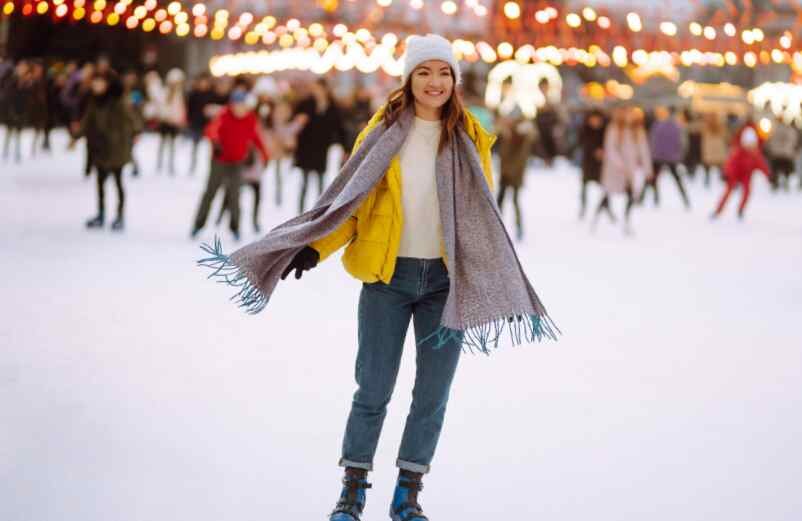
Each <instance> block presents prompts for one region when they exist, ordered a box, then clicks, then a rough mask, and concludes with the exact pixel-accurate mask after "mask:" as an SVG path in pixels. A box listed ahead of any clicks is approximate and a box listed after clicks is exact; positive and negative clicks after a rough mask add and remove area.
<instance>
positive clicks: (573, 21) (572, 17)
mask: <svg viewBox="0 0 802 521" xmlns="http://www.w3.org/2000/svg"><path fill="white" fill-rule="evenodd" d="M565 23H567V24H568V27H572V28H574V29H576V28H577V27H579V26H580V25H582V19H581V18H580V17H579V15H578V14H576V13H568V14H567V15H566V17H565Z"/></svg>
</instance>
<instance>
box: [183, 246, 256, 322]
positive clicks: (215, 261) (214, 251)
mask: <svg viewBox="0 0 802 521" xmlns="http://www.w3.org/2000/svg"><path fill="white" fill-rule="evenodd" d="M201 249H202V250H203V251H204V252H205V253H207V254H209V255H210V257H207V258H205V259H200V260H199V261H197V264H198V266H202V267H204V268H209V269H211V270H213V271H212V273H210V274H209V276H208V277H207V278H209V279H211V278H214V279H216V281H217V282H218V283H221V284H227V285H228V286H231V287H234V288H239V291H238V292H237V293H236V294H235V295H234V296H232V297H231V298H230V299H229V300H234V301H236V303H237V305H238V306H239V307H240V308H243V309H244V310H245V312H246V313H248V314H250V315H255V314H257V313H259V312H260V311H262V310H263V309H264V308H265V306H267V300H268V299H267V296H265V294H264V293H262V291H260V290H259V288H257V287H256V286H254V285H253V283H252V282H251V281H250V279H249V278H248V276H247V275H246V274H245V273H244V272H243V271H242V270H241V269H240V267H239V266H237V265H236V264H234V263H233V262H232V261H231V257H229V256H228V255H225V254H224V253H223V243H222V241H221V240H220V238H219V237H218V236H217V235H215V236H214V243H213V245H209V244H206V243H204V244H202V245H201Z"/></svg>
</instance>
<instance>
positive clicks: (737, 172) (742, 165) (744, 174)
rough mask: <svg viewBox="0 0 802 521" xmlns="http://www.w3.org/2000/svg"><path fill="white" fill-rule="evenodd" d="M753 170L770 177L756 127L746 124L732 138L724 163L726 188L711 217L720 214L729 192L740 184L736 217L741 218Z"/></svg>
mask: <svg viewBox="0 0 802 521" xmlns="http://www.w3.org/2000/svg"><path fill="white" fill-rule="evenodd" d="M755 170H760V171H761V172H763V174H765V176H766V177H767V178H769V180H770V179H771V171H770V170H769V166H768V164H767V163H766V158H765V157H763V153H762V152H761V151H760V137H759V135H758V132H757V129H756V128H755V126H754V125H752V124H747V125H745V126H744V127H743V128H741V130H739V131H738V133H737V134H736V136H735V139H734V140H733V143H732V152H731V153H730V157H729V158H728V159H727V163H726V164H725V165H724V179H725V180H726V182H727V188H726V189H725V191H724V195H723V196H722V197H721V201H720V202H719V203H718V207H717V208H716V211H715V212H714V213H713V215H712V216H711V218H713V219H715V218H717V217H718V216H719V215H721V212H722V210H724V205H726V204H727V200H728V199H729V198H730V194H732V191H733V190H734V189H735V188H737V187H738V186H740V187H741V189H742V190H743V195H742V196H741V205H740V206H739V207H738V218H739V219H743V217H744V209H745V208H746V203H748V202H749V194H750V190H751V185H752V174H753V173H754V172H755Z"/></svg>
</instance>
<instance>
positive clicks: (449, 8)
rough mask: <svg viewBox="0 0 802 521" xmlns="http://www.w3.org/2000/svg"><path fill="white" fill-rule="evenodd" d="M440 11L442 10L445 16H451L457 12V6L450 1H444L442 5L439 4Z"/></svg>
mask: <svg viewBox="0 0 802 521" xmlns="http://www.w3.org/2000/svg"><path fill="white" fill-rule="evenodd" d="M440 10H442V11H443V12H444V13H445V14H447V15H449V16H450V15H453V14H454V13H456V12H457V4H456V3H454V2H453V1H452V0H446V1H445V2H443V3H442V4H440Z"/></svg>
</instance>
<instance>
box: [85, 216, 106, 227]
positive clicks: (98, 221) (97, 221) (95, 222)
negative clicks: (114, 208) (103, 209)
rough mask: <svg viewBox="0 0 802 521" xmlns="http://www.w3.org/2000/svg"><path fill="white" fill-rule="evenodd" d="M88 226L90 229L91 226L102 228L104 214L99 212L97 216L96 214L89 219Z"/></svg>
mask: <svg viewBox="0 0 802 521" xmlns="http://www.w3.org/2000/svg"><path fill="white" fill-rule="evenodd" d="M86 227H87V228H90V229H91V228H101V227H103V214H102V213H99V214H97V216H95V217H93V218H92V219H89V220H88V221H86Z"/></svg>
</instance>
